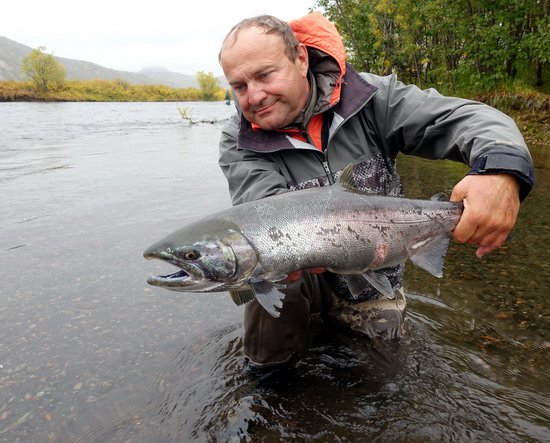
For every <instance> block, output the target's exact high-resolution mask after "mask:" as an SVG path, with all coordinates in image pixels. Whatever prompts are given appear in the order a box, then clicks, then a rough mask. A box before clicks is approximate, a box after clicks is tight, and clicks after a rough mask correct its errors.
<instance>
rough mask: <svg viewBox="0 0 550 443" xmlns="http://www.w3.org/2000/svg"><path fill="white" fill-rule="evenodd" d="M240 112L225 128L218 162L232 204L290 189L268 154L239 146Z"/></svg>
mask: <svg viewBox="0 0 550 443" xmlns="http://www.w3.org/2000/svg"><path fill="white" fill-rule="evenodd" d="M239 124H240V115H239V114H238V113H236V114H235V115H234V116H233V117H231V118H230V119H229V121H228V122H227V124H226V125H225V127H224V128H223V130H222V135H221V139H220V146H219V148H220V156H219V161H218V163H219V165H220V168H221V170H222V172H223V174H224V175H225V178H226V179H227V183H228V186H229V194H230V195H231V201H232V202H233V205H238V204H241V203H245V202H249V201H253V200H259V199H261V198H264V197H267V196H270V195H274V194H280V193H282V192H286V191H288V188H287V183H286V180H285V178H284V177H283V175H282V174H281V173H280V172H279V171H278V167H277V164H276V163H275V162H272V161H271V160H270V158H268V157H266V156H265V155H268V154H264V155H262V154H256V153H254V152H252V151H249V150H244V149H238V143H237V139H238V134H239Z"/></svg>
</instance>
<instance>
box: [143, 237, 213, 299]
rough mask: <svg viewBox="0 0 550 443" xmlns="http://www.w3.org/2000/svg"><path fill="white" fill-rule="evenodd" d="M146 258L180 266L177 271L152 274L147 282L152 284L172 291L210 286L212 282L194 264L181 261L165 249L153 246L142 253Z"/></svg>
mask: <svg viewBox="0 0 550 443" xmlns="http://www.w3.org/2000/svg"><path fill="white" fill-rule="evenodd" d="M143 257H145V258H146V259H147V260H153V259H157V260H162V261H166V262H169V263H171V264H173V265H174V266H177V267H178V268H180V269H179V270H178V271H177V272H174V273H172V274H167V275H152V276H150V277H149V278H148V279H147V283H149V284H150V285H152V286H160V287H162V288H166V289H171V290H173V291H192V290H197V289H203V288H205V287H208V286H211V284H212V282H209V281H208V280H206V279H205V277H204V274H203V273H202V271H201V270H200V269H199V268H197V267H196V266H193V265H189V264H187V263H182V262H181V261H180V260H178V259H177V258H176V257H175V256H173V255H172V254H170V253H169V252H166V251H157V250H155V249H154V248H153V247H152V248H149V249H147V250H146V251H145V252H144V253H143Z"/></svg>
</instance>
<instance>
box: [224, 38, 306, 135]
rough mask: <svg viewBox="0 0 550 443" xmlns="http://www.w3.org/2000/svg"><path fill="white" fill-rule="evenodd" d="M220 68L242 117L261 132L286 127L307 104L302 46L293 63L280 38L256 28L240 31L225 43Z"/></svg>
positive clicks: (304, 53) (304, 61)
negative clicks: (231, 89)
mask: <svg viewBox="0 0 550 443" xmlns="http://www.w3.org/2000/svg"><path fill="white" fill-rule="evenodd" d="M221 65H222V68H223V71H224V73H225V77H226V78H227V80H228V81H229V84H230V85H231V87H232V88H233V90H234V91H235V97H236V98H237V100H238V102H239V105H240V107H241V109H242V111H243V114H244V116H245V118H246V119H247V120H248V121H250V122H252V123H255V124H257V125H258V126H259V127H260V128H262V129H267V130H274V129H281V128H283V127H285V126H287V125H289V124H290V123H292V122H293V121H294V120H295V119H296V118H297V117H298V115H299V114H300V112H301V111H302V110H303V109H304V108H305V106H306V104H307V101H308V98H309V82H308V80H307V70H308V57H307V49H306V47H305V46H304V45H300V47H299V48H298V57H297V58H296V60H290V59H289V58H288V56H287V54H286V53H285V45H284V42H283V39H282V38H281V37H279V36H277V35H273V34H265V33H264V31H263V30H261V29H259V28H249V29H244V30H242V31H240V32H239V33H238V34H237V38H236V39H235V38H232V39H231V38H230V39H229V40H228V43H226V46H225V48H224V49H223V51H222V54H221Z"/></svg>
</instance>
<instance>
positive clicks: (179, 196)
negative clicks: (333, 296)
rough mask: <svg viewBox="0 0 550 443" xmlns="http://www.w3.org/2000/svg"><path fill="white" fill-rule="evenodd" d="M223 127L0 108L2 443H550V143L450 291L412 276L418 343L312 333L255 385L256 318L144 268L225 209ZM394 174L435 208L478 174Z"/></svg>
mask: <svg viewBox="0 0 550 443" xmlns="http://www.w3.org/2000/svg"><path fill="white" fill-rule="evenodd" d="M185 105H186V106H189V107H190V108H191V109H192V113H193V118H194V119H196V120H200V119H206V120H216V119H217V120H223V119H224V118H226V117H227V116H228V115H229V114H230V112H231V111H232V109H231V108H232V107H229V106H226V105H225V104H223V103H188V104H185ZM221 125H222V123H216V124H207V123H199V124H195V125H189V124H188V123H186V122H184V121H183V120H182V119H181V117H180V115H179V113H178V111H177V105H176V104H174V103H0V208H2V209H1V210H0V211H1V214H2V217H1V221H2V223H1V225H0V269H1V273H2V279H1V281H2V284H1V285H0V441H6V442H14V441H37V442H44V441H52V442H53V441H75V442H80V441H86V442H87V441H97V442H104V441H125V442H126V441H137V442H141V441H155V442H163V441H166V442H170V441H193V440H194V441H241V440H242V441H296V440H298V441H300V440H302V441H303V440H308V441H310V440H311V441H361V440H364V439H367V438H368V439H371V440H372V441H384V442H388V441H423V442H424V441H459V442H462V441H527V442H529V441H548V440H550V411H549V408H548V400H547V399H548V392H549V388H550V377H549V375H548V374H549V373H550V363H549V359H548V349H549V345H550V342H549V339H548V308H547V302H546V300H547V298H546V293H547V287H548V284H549V283H550V277H549V272H548V271H549V269H548V268H549V263H550V262H549V261H548V256H549V253H550V232H549V230H550V227H549V224H548V221H547V220H548V219H549V216H550V203H549V202H550V189H549V188H548V186H546V184H547V183H549V176H550V156H549V154H548V148H547V149H545V148H543V147H537V146H533V147H532V151H533V156H534V158H535V162H536V166H537V170H536V174H537V180H538V182H537V186H536V188H535V189H534V191H533V192H532V194H531V195H530V196H529V197H528V198H527V200H526V201H525V202H524V204H523V206H522V213H521V216H520V219H519V221H518V225H517V228H516V230H515V232H514V236H513V238H512V239H511V240H510V241H509V242H508V243H507V244H506V245H505V246H504V247H502V248H500V249H499V250H498V251H496V252H494V253H493V254H491V255H490V256H487V257H486V258H483V259H482V260H478V259H477V258H475V255H474V250H473V249H472V248H471V247H469V246H463V245H457V244H453V245H452V246H451V248H450V251H449V254H448V256H447V260H446V269H445V277H444V278H443V279H441V280H438V279H435V278H433V277H431V276H430V275H428V274H426V273H425V272H424V271H422V270H418V269H414V268H413V266H412V265H411V266H409V267H408V270H407V279H406V290H407V293H408V296H409V299H410V303H409V312H408V330H409V332H408V335H407V336H406V338H404V339H403V340H401V341H399V342H395V343H375V342H374V343H373V342H369V341H366V340H364V339H362V338H361V337H357V336H355V335H351V334H347V333H344V332H341V331H337V330H327V329H326V328H323V325H322V324H321V323H320V322H315V323H314V328H313V330H312V333H311V345H310V348H309V351H308V352H307V353H306V354H305V355H304V356H303V358H302V360H301V361H300V362H298V363H297V364H296V366H295V367H293V368H290V369H285V370H275V371H272V372H270V373H264V374H255V373H251V372H250V371H249V370H248V369H247V368H246V367H245V365H244V361H243V358H242V353H241V352H242V351H241V348H242V340H241V338H242V332H243V331H242V311H243V308H242V307H239V306H235V305H234V304H233V303H232V302H231V300H230V299H229V297H228V296H225V295H223V294H181V293H172V292H169V291H165V290H161V289H158V288H152V287H148V286H147V284H146V283H145V280H146V277H147V275H149V274H151V273H164V272H165V271H166V266H165V265H164V264H163V263H160V262H159V263H155V262H147V261H145V260H143V259H142V256H141V254H142V251H143V250H144V249H145V247H147V246H148V245H149V244H150V243H152V242H153V241H155V240H157V239H159V238H160V237H161V236H164V235H165V234H167V233H168V232H170V231H172V230H174V229H177V228H179V227H181V226H182V225H183V224H185V223H187V222H189V221H192V220H195V219H197V218H198V217H200V216H202V215H206V214H208V213H210V212H213V211H215V210H218V209H220V208H223V207H227V206H229V204H230V202H229V198H228V195H227V187H226V183H225V179H224V178H223V176H222V174H221V172H220V171H219V169H218V167H217V144H218V138H219V133H220V129H221ZM399 168H400V170H401V173H402V175H403V178H404V181H405V186H406V191H407V194H408V195H410V196H414V197H422V198H428V197H429V196H431V195H432V194H434V193H436V192H439V191H447V192H450V190H451V189H452V186H453V185H454V184H455V183H456V182H457V181H458V180H459V179H460V177H462V175H463V174H464V172H465V168H464V167H463V166H461V165H457V164H453V163H450V162H428V161H424V160H420V159H412V158H406V157H402V158H400V159H399Z"/></svg>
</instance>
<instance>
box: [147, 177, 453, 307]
mask: <svg viewBox="0 0 550 443" xmlns="http://www.w3.org/2000/svg"><path fill="white" fill-rule="evenodd" d="M346 177H349V171H348V173H346V171H344V173H343V174H342V178H341V181H340V183H338V184H335V185H334V186H330V187H323V188H312V189H306V190H302V191H294V192H287V193H283V194H278V195H275V196H272V197H267V198H264V199H262V200H258V201H254V202H249V203H244V204H242V205H239V206H235V207H232V208H229V209H226V210H223V211H221V212H218V213H215V214H213V215H211V216H209V217H207V218H205V219H202V220H199V221H198V222H195V223H193V224H191V225H189V226H186V227H184V228H182V229H180V230H178V231H176V232H174V233H173V234H171V235H169V236H168V237H166V238H165V239H164V240H162V241H160V242H158V243H155V244H154V245H152V246H151V247H149V248H148V249H147V250H146V251H145V252H144V256H145V257H146V258H158V259H161V260H165V261H168V262H171V263H172V264H174V265H176V266H178V267H180V268H181V269H182V270H181V271H180V272H178V273H175V274H171V275H167V276H152V277H150V278H149V279H148V283H150V284H152V285H155V286H162V287H166V288H168V289H172V290H179V291H186V292H219V291H231V293H232V295H233V296H234V299H235V300H242V301H247V300H248V299H250V298H251V297H256V298H257V299H258V301H259V302H260V303H261V304H262V306H264V308H266V310H267V311H268V312H269V313H270V314H272V315H273V316H278V315H279V312H278V310H277V308H280V307H282V300H283V298H284V294H283V293H282V292H281V291H280V290H279V289H281V288H283V287H284V283H283V282H282V281H283V280H284V279H285V278H286V277H287V276H288V275H289V274H290V273H291V272H293V271H296V270H299V269H308V268H319V267H324V268H327V269H328V270H329V271H332V272H335V273H338V274H344V275H345V276H346V280H347V282H348V285H349V286H350V291H351V293H352V294H354V295H358V294H359V293H360V292H361V290H362V289H363V286H364V285H362V284H361V282H363V283H364V282H365V281H368V282H369V283H370V284H372V285H373V286H374V287H375V288H376V289H378V290H379V291H380V292H381V293H383V294H385V295H387V296H389V297H391V296H392V295H393V288H392V287H391V284H390V282H389V280H388V279H387V277H386V276H385V275H384V273H382V272H380V273H378V272H376V271H377V270H380V269H383V268H387V267H391V266H395V265H398V264H401V263H404V262H405V261H406V260H407V259H408V258H409V259H411V261H412V262H413V263H415V264H416V265H417V266H419V267H421V268H423V269H425V270H427V271H428V272H430V273H431V274H433V275H435V276H436V277H441V276H442V269H443V258H444V256H445V254H446V252H447V248H448V243H449V238H450V232H451V231H452V230H453V229H454V227H455V226H456V224H457V223H458V220H459V219H460V216H461V214H462V204H460V203H452V202H444V201H438V200H413V199H406V198H398V197H385V196H379V195H374V194H367V193H363V192H360V191H357V190H356V189H354V188H353V183H352V181H351V180H350V179H349V178H346Z"/></svg>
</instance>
